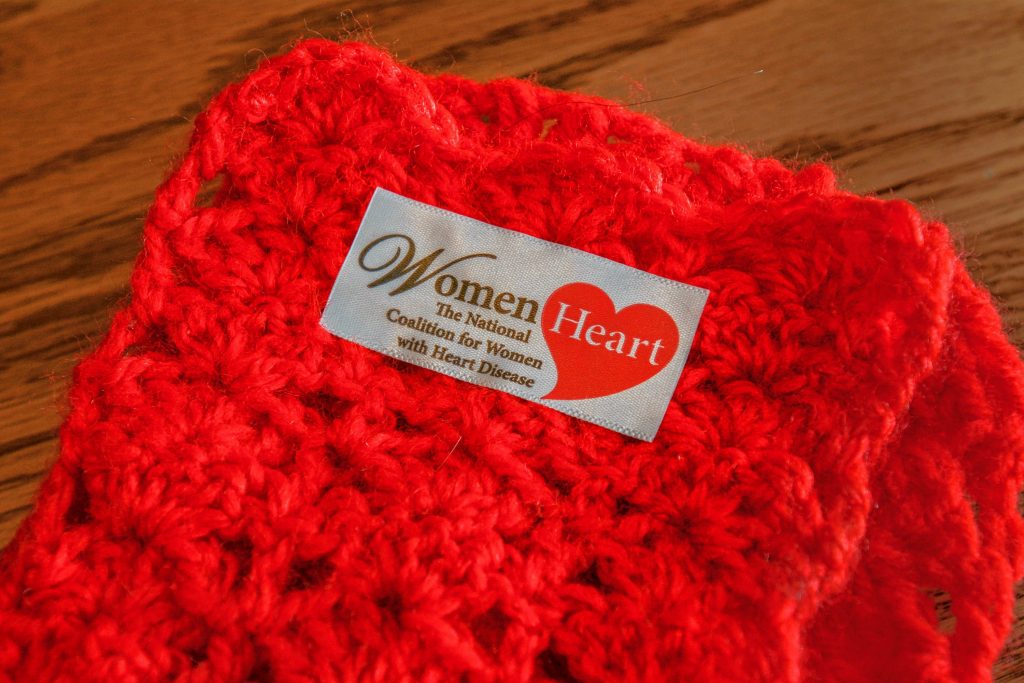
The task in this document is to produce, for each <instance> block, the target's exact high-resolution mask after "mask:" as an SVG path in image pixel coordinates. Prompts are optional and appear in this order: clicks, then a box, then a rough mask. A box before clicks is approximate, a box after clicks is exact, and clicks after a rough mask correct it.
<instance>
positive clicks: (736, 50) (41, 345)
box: [0, 0, 1024, 681]
mask: <svg viewBox="0 0 1024 683" xmlns="http://www.w3.org/2000/svg"><path fill="white" fill-rule="evenodd" d="M367 29H369V32H367ZM313 35H323V36H326V37H331V38H344V37H348V36H352V35H361V36H364V37H365V36H369V38H370V39H371V40H374V41H375V42H377V43H378V44H380V45H382V46H384V47H387V48H389V49H391V50H392V51H394V52H395V53H397V54H398V56H399V57H400V58H402V59H403V60H406V61H408V62H409V63H411V64H413V65H415V66H416V67H418V68H421V69H424V70H427V71H430V72H439V71H453V72H458V73H462V74H465V75H468V76H470V77H473V78H477V79H488V78H492V77H495V76H500V75H516V76H530V77H535V78H537V80H538V81H540V82H541V83H544V84H547V85H551V86H554V87H558V88H567V89H574V90H581V91H585V92H589V93H594V94H599V95H603V96H607V97H613V98H617V99H621V100H627V101H630V102H637V104H636V105H634V106H635V108H636V109H638V110H640V111H645V112H648V113H651V114H654V115H656V116H659V117H661V118H662V119H664V120H666V121H668V122H669V123H670V124H671V125H672V126H673V127H675V128H676V129H677V130H679V131H680V132H682V133H684V134H687V135H690V136H693V137H697V138H701V139H706V140H709V141H726V140H728V141H735V142H738V143H740V144H743V145H744V146H746V147H747V148H749V149H750V150H752V151H755V152H758V153H763V154H772V155H776V156H781V157H782V158H785V159H790V160H794V161H808V160H813V159H821V158H825V159H830V160H831V161H832V162H834V164H835V165H836V166H837V168H838V169H839V170H840V172H841V174H842V177H843V182H844V185H845V186H846V187H848V188H850V189H853V190H856V191H858V192H866V193H870V192H873V193H877V194H879V195H881V196H885V197H889V196H893V197H897V196H898V197H904V198H907V199H910V200H913V201H915V202H917V203H918V204H919V205H920V206H922V207H923V208H924V210H925V211H926V212H927V213H928V214H930V215H932V216H935V217H942V218H943V219H944V220H945V221H946V222H947V223H948V224H949V225H950V227H951V229H952V230H953V231H954V232H955V233H956V234H957V235H958V238H959V240H960V243H961V245H962V247H963V249H964V251H965V255H966V257H967V259H968V263H969V265H970V268H971V270H972V272H973V273H974V275H975V276H976V277H977V278H978V279H980V280H981V281H982V282H984V283H985V284H987V285H988V286H989V288H990V289H991V290H992V291H993V293H994V294H995V295H996V297H997V298H998V300H999V303H1000V305H1001V308H1002V312H1003V315H1004V319H1005V321H1006V325H1007V328H1008V329H1009V330H1010V333H1011V335H1012V336H1013V338H1014V339H1015V341H1017V342H1021V341H1024V258H1022V255H1024V68H1022V66H1021V65H1024V5H1022V4H1021V3H1020V2H1018V1H1016V0H1004V1H999V0H991V1H986V2H966V1H959V2H958V1H956V0H947V1H938V0H929V1H927V2H919V1H915V0H858V1H857V2H844V3H821V2H817V1H816V0H724V1H721V2H718V1H709V0H693V1H690V0H681V1H679V2H671V1H668V0H662V1H656V2H651V1H643V0H635V1H633V2H629V1H628V0H627V1H613V0H590V1H589V2H588V1H584V0H568V1H564V2H562V1H556V0H522V1H521V2H516V3H496V2H490V3H480V2H463V3H458V2H435V1H427V0H410V1H408V2H398V1H391V2H387V1H381V2H372V1H366V2H361V3H356V4H335V3H329V2H314V1H310V0H300V1H298V2H284V1H283V0H281V1H279V2H270V1H268V0H247V1H246V2H241V1H239V0H225V1H223V2H218V3H205V2H176V3H159V2H146V3H139V2H132V1H129V0H108V1H105V2H88V1H85V0H61V1H58V0H36V1H33V0H26V1H16V2H0V546H2V545H4V544H6V542H7V541H8V540H9V539H10V537H11V536H12V534H13V532H14V529H15V527H16V526H17V524H18V522H19V521H20V519H21V518H22V517H23V516H24V515H25V514H26V513H27V512H28V511H29V509H30V507H31V502H32V497H33V495H34V492H35V490H36V488H37V486H38V484H39V482H40V479H41V478H42V477H43V476H44V473H45V471H46V469H47V467H48V466H49V465H50V464H51V463H52V462H53V460H54V458H55V455H56V443H55V440H54V435H55V430H56V428H57V427H58V425H59V422H60V418H61V415H62V413H63V411H64V403H63V401H64V398H63V397H64V393H65V389H66V386H67V382H68V378H69V373H70V370H71V368H72V367H73V365H74V363H75V361H76V359H77V358H79V357H80V356H81V355H82V354H84V353H86V352H87V351H88V350H89V349H90V348H91V347H92V346H93V345H94V344H95V343H96V341H97V340H98V339H99V337H100V335H101V334H102V333H103V331H104V330H105V328H106V326H107V323H108V320H109V311H110V309H111V307H112V306H114V305H115V304H116V303H117V302H118V300H119V299H120V298H121V297H122V296H123V295H124V292H125V285H126V282H127V278H128V274H129V272H130V267H131V263H132V260H133V259H134V256H135V254H136V252H137V250H138V248H139V233H140V229H141V225H142V216H143V213H144V211H145V210H146V208H147V203H148V202H149V200H150V197H151V196H152V192H153V190H154V188H155V187H156V185H157V183H158V182H159V181H160V180H161V178H162V177H163V175H164V174H165V172H166V171H167V170H168V169H169V168H170V165H171V163H172V162H173V160H174V159H175V157H176V155H178V154H180V153H181V152H182V151H183V150H184V147H185V143H186V141H187V136H188V133H189V130H190V126H191V119H192V118H193V117H194V116H195V114H196V113H197V112H199V111H200V110H201V108H202V106H203V104H204V103H205V102H206V101H207V100H208V98H209V97H210V96H211V95H212V94H213V93H214V92H216V91H217V90H218V89H219V88H220V87H222V86H223V85H224V84H225V83H227V82H228V81H230V80H232V79H235V78H238V77H241V76H242V75H244V73H245V72H246V71H247V70H249V69H250V68H252V67H253V66H255V65H256V64H257V63H258V62H259V60H260V59H263V58H264V57H265V56H266V55H269V54H274V53H278V52H280V51H282V50H284V49H286V48H287V45H288V43H289V42H291V41H293V40H295V39H297V38H300V37H305V36H313ZM1018 598H1019V599H1018V604H1017V610H1018V615H1019V616H1024V595H1019V596H1018ZM937 605H938V609H939V611H940V614H941V613H948V605H946V606H945V607H943V605H944V603H943V600H942V598H941V596H939V597H938V598H937ZM1020 622H1021V620H1020V619H1019V620H1018V628H1016V629H1015V632H1014V635H1013V637H1012V638H1011V640H1010V642H1009V644H1008V646H1007V648H1006V651H1005V653H1004V655H1003V657H1002V658H1001V660H1000V661H999V663H998V665H997V668H996V671H995V677H996V679H997V680H999V681H1012V680H1024V627H1021V626H1020Z"/></svg>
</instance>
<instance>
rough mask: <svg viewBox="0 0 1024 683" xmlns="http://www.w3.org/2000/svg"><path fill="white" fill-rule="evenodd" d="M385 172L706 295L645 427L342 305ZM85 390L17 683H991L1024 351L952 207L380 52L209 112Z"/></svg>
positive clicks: (1006, 596)
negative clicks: (896, 196)
mask: <svg viewBox="0 0 1024 683" xmlns="http://www.w3.org/2000/svg"><path fill="white" fill-rule="evenodd" d="M215 179H220V181H221V186H220V188H219V190H218V191H217V194H216V197H215V198H214V200H213V201H212V203H210V205H208V206H203V205H201V204H200V202H198V201H197V195H198V194H199V193H200V190H201V189H202V187H203V185H204V184H205V183H210V182H211V181H214V180H215ZM378 185H379V186H381V187H384V188H386V189H389V190H392V191H395V192H398V193H400V194H404V195H406V196H409V197H412V198H414V199H417V200H419V201H424V202H427V203H430V204H434V205H436V206H440V207H442V208H445V209H449V210H452V211H455V212H458V213H461V214H465V215H468V216H471V217H474V218H478V219H480V220H483V221H486V222H488V223H493V224H496V225H500V226H504V227H506V228H508V229H510V230H517V231H521V232H524V233H528V234H531V235H535V236H537V237H540V238H543V239H546V240H551V241H554V242H558V243H562V244H566V245H570V246H573V247H576V248H578V249H582V250H585V251H588V252H592V253H595V254H599V255H601V256H605V257H607V258H610V259H613V260H615V261H619V262H622V263H625V264H627V265H630V266H634V267H637V268H640V269H643V270H647V271H650V272H652V273H655V274H657V275H661V276H664V277H668V278H671V279H675V280H679V281H682V282H686V283H690V284H693V285H696V286H699V287H703V288H706V289H708V290H710V297H709V300H708V304H707V307H706V309H705V311H704V314H703V317H702V319H701V321H700V325H699V327H698V330H697V336H696V339H695V341H694V345H693V348H692V351H691V354H690V359H689V361H688V364H687V366H686V368H685V369H684V371H683V374H682V378H681V380H680V383H679V385H678V387H677V388H676V391H675V394H674V396H673V400H672V402H671V404H670V406H669V408H668V413H667V415H666V417H665V420H664V423H663V425H662V427H661V430H660V432H659V434H658V436H657V438H656V439H655V441H654V442H653V443H644V442H641V441H638V440H635V439H632V438H630V437H627V436H623V435H620V434H617V433H614V432H612V431H609V430H606V429H604V428H602V427H598V426H596V425H592V424H589V423H586V422H582V421H579V420H576V419H574V418H572V417H569V416H567V415H563V414H561V413H558V412H555V411H553V410H550V409H547V408H545V407H543V406H540V405H537V404H534V403H530V402H527V401H524V400H521V399H519V398H516V397H514V396H511V395H508V394H504V393H501V392H498V391H494V390H491V389H487V388H484V387H478V386H473V385H470V384H467V383H464V382H460V381H458V380H455V379H452V378H449V377H446V376H443V375H440V374H438V373H435V372H431V371H429V370H425V369H421V368H418V367H415V366H412V365H409V364H405V363H402V362H400V361H395V360H392V359H389V358H387V357H385V356H382V355H381V354H378V353H376V352H373V351H370V350H368V349H365V348H362V347H360V346H357V345H354V344H352V343H349V342H347V341H344V340H342V339H338V338H336V337H333V336H331V335H330V334H329V333H327V332H326V331H324V330H323V329H322V328H320V327H319V325H318V319H319V316H320V314H321V312H322V309H323V306H324V303H325V302H326V297H327V293H328V292H329V291H330V287H331V284H332V282H333V279H334V277H335V275H336V274H337V272H338V269H339V267H340V266H341V263H342V261H343V259H344V257H345V255H346V252H347V247H348V244H349V243H350V242H351V239H352V237H353V235H354V233H355V230H356V228H357V226H358V223H359V219H360V217H361V215H362V212H363V210H364V208H365V206H366V203H367V201H368V200H369V197H370V194H371V192H372V191H373V189H374V188H375V187H376V186H378ZM69 404H70V407H69V413H68V415H67V417H66V419H65V422H64V424H63V426H62V428H61V431H60V457H59V460H58V461H57V462H56V464H55V466H54V468H53V470H52V472H51V474H50V475H49V477H48V478H47V479H46V481H45V482H44V484H43V486H42V489H41V492H40V494H39V497H38V500H37V504H36V508H35V510H34V512H33V513H32V514H31V515H30V516H29V517H28V519H27V520H26V521H25V522H24V524H23V525H22V527H21V528H20V530H19V532H18V534H17V536H16V538H15V540H14V541H13V542H12V543H11V545H10V546H9V547H8V548H7V549H6V550H5V552H4V553H3V555H2V558H0V681H49V680H62V681H92V680H104V681H107V680H117V681H153V680H187V681H263V680H281V681H460V680H464V681H474V682H476V681H481V682H483V681H556V682H571V681H689V680H694V681H794V682H795V681H815V680H828V681H881V680H894V681H919V680H928V681H954V680H955V681H982V680H987V679H989V678H990V676H991V665H992V662H993V660H994V658H995V657H996V655H997V654H998V651H999V648H1000V647H1001V644H1002V642H1003V641H1004V640H1005V638H1006V636H1007V634H1008V632H1009V627H1010V622H1011V617H1012V602H1013V586H1014V582H1015V580H1017V579H1018V578H1020V577H1021V575H1022V570H1024V552H1022V550H1024V549H1022V538H1024V527H1022V521H1021V518H1020V516H1019V514H1018V512H1017V493H1018V491H1019V490H1020V487H1021V483H1022V476H1024V473H1022V465H1021V452H1022V438H1024V424H1022V416H1024V369H1022V365H1021V361H1020V358H1019V355H1018V353H1017V351H1016V349H1015V348H1014V347H1013V346H1012V345H1011V343H1010V342H1009V341H1008V340H1007V338H1006V336H1005V334H1004V332H1003V330H1002V327H1001V322H1000V320H999V317H998V315H997V312H996V310H995V308H994V306H993V304H992V302H991V300H990V297H989V295H988V294H987V293H986V292H985V291H984V290H983V289H981V288H980V287H979V286H978V285H977V284H975V283H974V282H973V281H972V280H971V279H970V277H969V276H968V274H967V272H966V270H965V268H964V265H963V263H962V262H961V260H959V259H958V257H957V253H956V251H955V249H954V247H953V244H952V242H951V239H950V236H949V233H948V230H947V229H946V228H945V227H944V226H943V225H942V224H941V223H938V222H934V221H928V220H925V219H923V218H922V217H921V215H920V214H919V213H918V212H917V211H916V210H915V209H914V208H913V207H912V206H911V205H909V204H908V203H906V202H904V201H900V200H892V201H882V200H880V199H878V198H871V197H860V196H856V195H854V194H851V193H849V192H846V191H843V190H840V189H838V188H837V187H836V184H835V180H834V175H833V173H832V172H831V171H830V170H829V169H828V168H827V167H826V166H825V165H823V164H820V163H816V164H811V165H809V166H807V167H805V168H803V169H801V170H798V171H794V170H790V169H788V168H787V167H786V166H784V165H783V164H782V163H780V162H779V161H777V160H774V159H764V158H755V157H752V156H750V155H748V154H745V153H743V152H741V151H739V150H737V149H734V148H731V147H728V146H710V145H703V144H699V143H697V142H694V141H692V140H689V139H686V138H684V137H682V136H680V135H679V134H677V133H675V132H673V131H671V130H670V129H669V128H667V127H666V126H665V125H663V124H661V123H659V122H657V121H655V120H653V119H651V118H649V117H647V116H643V115H641V114H638V113H635V112H631V111H629V110H628V109H626V108H624V107H622V106H621V105H618V104H615V103H612V102H608V101H605V100H601V99H599V98H596V97H590V96H584V95H579V94H574V93H565V92H557V91H553V90H550V89H546V88H543V87H540V86H538V85H536V84H534V83H531V82H527V81H523V80H516V79H500V80H495V81H492V82H489V83H484V84H480V83H475V82H472V81H470V80H467V79H465V78H462V77H459V76H454V75H440V76H426V75H422V74H420V73H417V72H416V71H414V70H412V69H410V68H409V67H407V66H405V65H402V64H400V63H397V62H396V61H395V60H394V59H393V58H392V57H390V56H389V55H388V54H386V53H384V52H383V51H381V50H379V49H377V48H375V47H371V46H368V45H365V44H361V43H356V42H349V43H341V44H339V43H335V42H331V41H327V40H320V39H316V40H306V41H302V42H300V43H298V44H297V45H295V46H294V47H293V49H291V51H289V52H288V53H286V54H284V55H282V56H278V57H274V58H271V59H267V60H266V61H264V62H262V64H261V65H260V66H259V67H258V68H257V69H256V70H255V71H254V72H253V73H251V74H250V75H249V76H248V77H246V78H245V79H244V80H243V81H241V82H240V83H235V84H232V85H230V86H228V87H226V88H225V89H224V90H223V91H222V92H220V93H219V94H218V95H217V96H216V97H215V98H214V99H213V100H212V102H211V103H210V104H209V106H208V107H207V109H206V110H205V111H204V112H203V113H202V114H200V115H199V116H198V117H197V118H196V121H195V130H194V132H193V134H192V138H191V142H190V145H189V147H188V150H187V152H186V154H185V155H184V157H183V158H182V159H181V161H180V163H179V164H178V166H177V167H176V168H175V169H174V170H173V172H172V173H171V174H170V175H169V177H168V178H167V179H166V180H165V182H164V183H163V184H162V185H161V186H160V188H159V189H158V190H157V193H156V197H155V201H154V203H153V205H152V207H151V209H150V211H149V213H148V216H147V219H146V223H145V228H144V233H143V247H142V251H141V254H140V255H139V257H138V260H137V262H136V265H135V268H134V271H133V272H132V275H131V289H130V299H129V300H128V301H127V302H126V303H125V304H124V305H123V306H122V307H121V308H120V309H119V310H118V311H117V312H116V314H115V315H114V317H113V320H112V323H111V326H110V329H109V332H108V333H107V334H106V336H105V337H104V338H103V340H102V342H101V343H100V344H99V346H98V347H97V348H96V349H95V350H94V351H93V352H92V353H91V354H89V355H88V356H87V357H86V358H84V359H83V360H82V361H81V362H80V364H79V365H78V366H77V368H76V369H75V372H74V378H73V384H72V386H71V388H70V396H69ZM935 591H945V592H947V593H948V594H949V595H950V596H951V600H952V611H953V614H954V616H955V617H956V623H955V626H954V627H953V629H952V631H951V632H943V631H941V630H940V629H939V624H938V621H937V618H936V613H935V607H934V604H933V599H932V593H933V592H935Z"/></svg>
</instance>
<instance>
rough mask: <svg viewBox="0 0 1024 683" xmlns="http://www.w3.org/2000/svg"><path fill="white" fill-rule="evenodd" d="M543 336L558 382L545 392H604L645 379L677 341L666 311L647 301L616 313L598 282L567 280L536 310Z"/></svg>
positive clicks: (576, 395)
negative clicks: (570, 281)
mask: <svg viewBox="0 0 1024 683" xmlns="http://www.w3.org/2000/svg"><path fill="white" fill-rule="evenodd" d="M541 325H542V326H543V328H544V339H545V340H546V341H547V343H548V348H549V349H550V350H551V356H552V357H553V358H554V359H555V368H556V369H557V370H558V381H557V382H556V383H555V388H554V389H552V390H551V392H550V393H549V394H548V395H547V396H545V397H544V398H549V399H581V398H597V397H598V396H608V395H609V394H617V393H618V392H620V391H625V390H626V389H629V388H630V387H635V386H636V385H637V384H640V383H641V382H645V381H647V380H649V379H650V378H651V377H654V375H656V374H658V372H659V371H660V370H661V369H662V368H664V367H665V366H666V365H668V363H669V361H671V360H672V358H673V357H674V356H675V354H676V348H677V347H678V346H679V330H678V329H677V328H676V323H675V321H674V320H672V316H670V315H669V314H668V313H666V312H665V311H663V310H662V309H660V308H658V307H657V306H652V305H650V304H633V305H632V306H626V307H625V308H623V309H622V310H621V311H619V312H618V313H616V312H615V304H614V303H612V300H611V298H610V297H609V296H608V295H607V294H605V293H604V290H602V289H601V288H600V287H595V286H594V285H591V284H587V283H586V282H573V283H571V284H568V285H563V286H562V287H559V288H558V289H556V290H555V291H554V293H553V294H552V295H551V296H550V297H548V300H547V301H546V302H545V303H544V311H543V312H542V313H541Z"/></svg>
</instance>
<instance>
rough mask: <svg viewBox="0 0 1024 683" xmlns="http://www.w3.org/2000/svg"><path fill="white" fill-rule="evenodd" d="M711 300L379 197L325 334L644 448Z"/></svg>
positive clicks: (554, 247) (700, 292) (334, 296)
mask: <svg viewBox="0 0 1024 683" xmlns="http://www.w3.org/2000/svg"><path fill="white" fill-rule="evenodd" d="M707 296H708V291H707V290H706V289H701V288H699V287H694V286H692V285H687V284H683V283H681V282H675V281H673V280H668V279H665V278H663V277H658V276H656V275H652V274H651V273H647V272H644V271H642V270H637V269H636V268H630V267H629V266H625V265H623V264H621V263H616V262H614V261H610V260H608V259H605V258H602V257H600V256H595V255H594V254H589V253H587V252H584V251H580V250H578V249H573V248H571V247H566V246H564V245H560V244H555V243H554V242H547V241H545V240H542V239H538V238H536V237H531V236H529V235H524V234H522V233H519V232H515V231H513V230H507V229H505V228H500V227H498V226H495V225H489V224H487V223H483V222H481V221H477V220H474V219H472V218H468V217H466V216H462V215H460V214H457V213H452V212H451V211H445V210H443V209H439V208H437V207H435V206H431V205H429V204H423V203H421V202H417V201H415V200H412V199H409V198H407V197H403V196H401V195H397V194H395V193H393V192H389V191H387V190H384V189H381V188H377V190H376V191H375V192H374V194H373V197H372V198H371V200H370V204H369V206H368V207H367V208H366V214H365V215H364V216H363V221H362V223H361V224H360V226H359V230H358V232H357V233H356V236H355V239H354V241H353V242H352V246H351V248H350V250H349V253H348V256H347V257H346V259H345V263H344V264H343V265H342V267H341V271H340V272H339V273H338V278H337V280H336V281H335V282H334V288H333V289H332V290H331V296H330V298H329V299H328V301H327V307H326V308H325V309H324V313H323V317H322V318H321V320H320V324H321V325H322V326H323V327H324V328H325V329H327V330H328V331H329V332H331V333H333V334H335V335H337V336H339V337H342V338H344V339H348V340H349V341H352V342H355V343H357V344H361V345H362V346H365V347H367V348H370V349H374V350H375V351H379V352H381V353H384V354H387V355H389V356H392V357H394V358H399V359H401V360H404V361H408V362H410V363H413V364H415V365H419V366H421V367H425V368H430V369H431V370H436V371H437V372H441V373H444V374H446V375H450V376H452V377H457V378H458V379H462V380H465V381H467V382H472V383H473V384H480V385H483V386H487V387H493V388H495V389H500V390H501V391H506V392H508V393H510V394H515V395H516V396H521V397H522V398H525V399H529V400H531V401H536V402H537V403H540V404H543V405H545V406H549V407H551V408H554V409H555V410H559V411H561V412H563V413H567V414H569V415H572V416H574V417H577V418H580V419H583V420H587V421H589V422H593V423H596V424H599V425H603V426H604V427H607V428H609V429H613V430H615V431H617V432H621V433H623V434H627V435H629V436H633V437H636V438H638V439H643V440H645V441H652V440H653V439H654V436H655V434H656V433H657V431H658V427H659V425H660V424H661V421H662V419H663V418H664V416H665V410H666V409H667V408H668V402H669V400H670V399H671V397H672V393H673V391H674V390H675V387H676V384H677V383H678V381H679V375H680V373H681V372H682V370H683V364H684V363H685V362H686V356H687V354H688V353H689V351H690V344H691V342H692V340H693V334H694V331H695V330H696V328H697V322H698V320H699V319H700V315H701V311H703V309H704V303H705V302H706V301H707Z"/></svg>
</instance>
